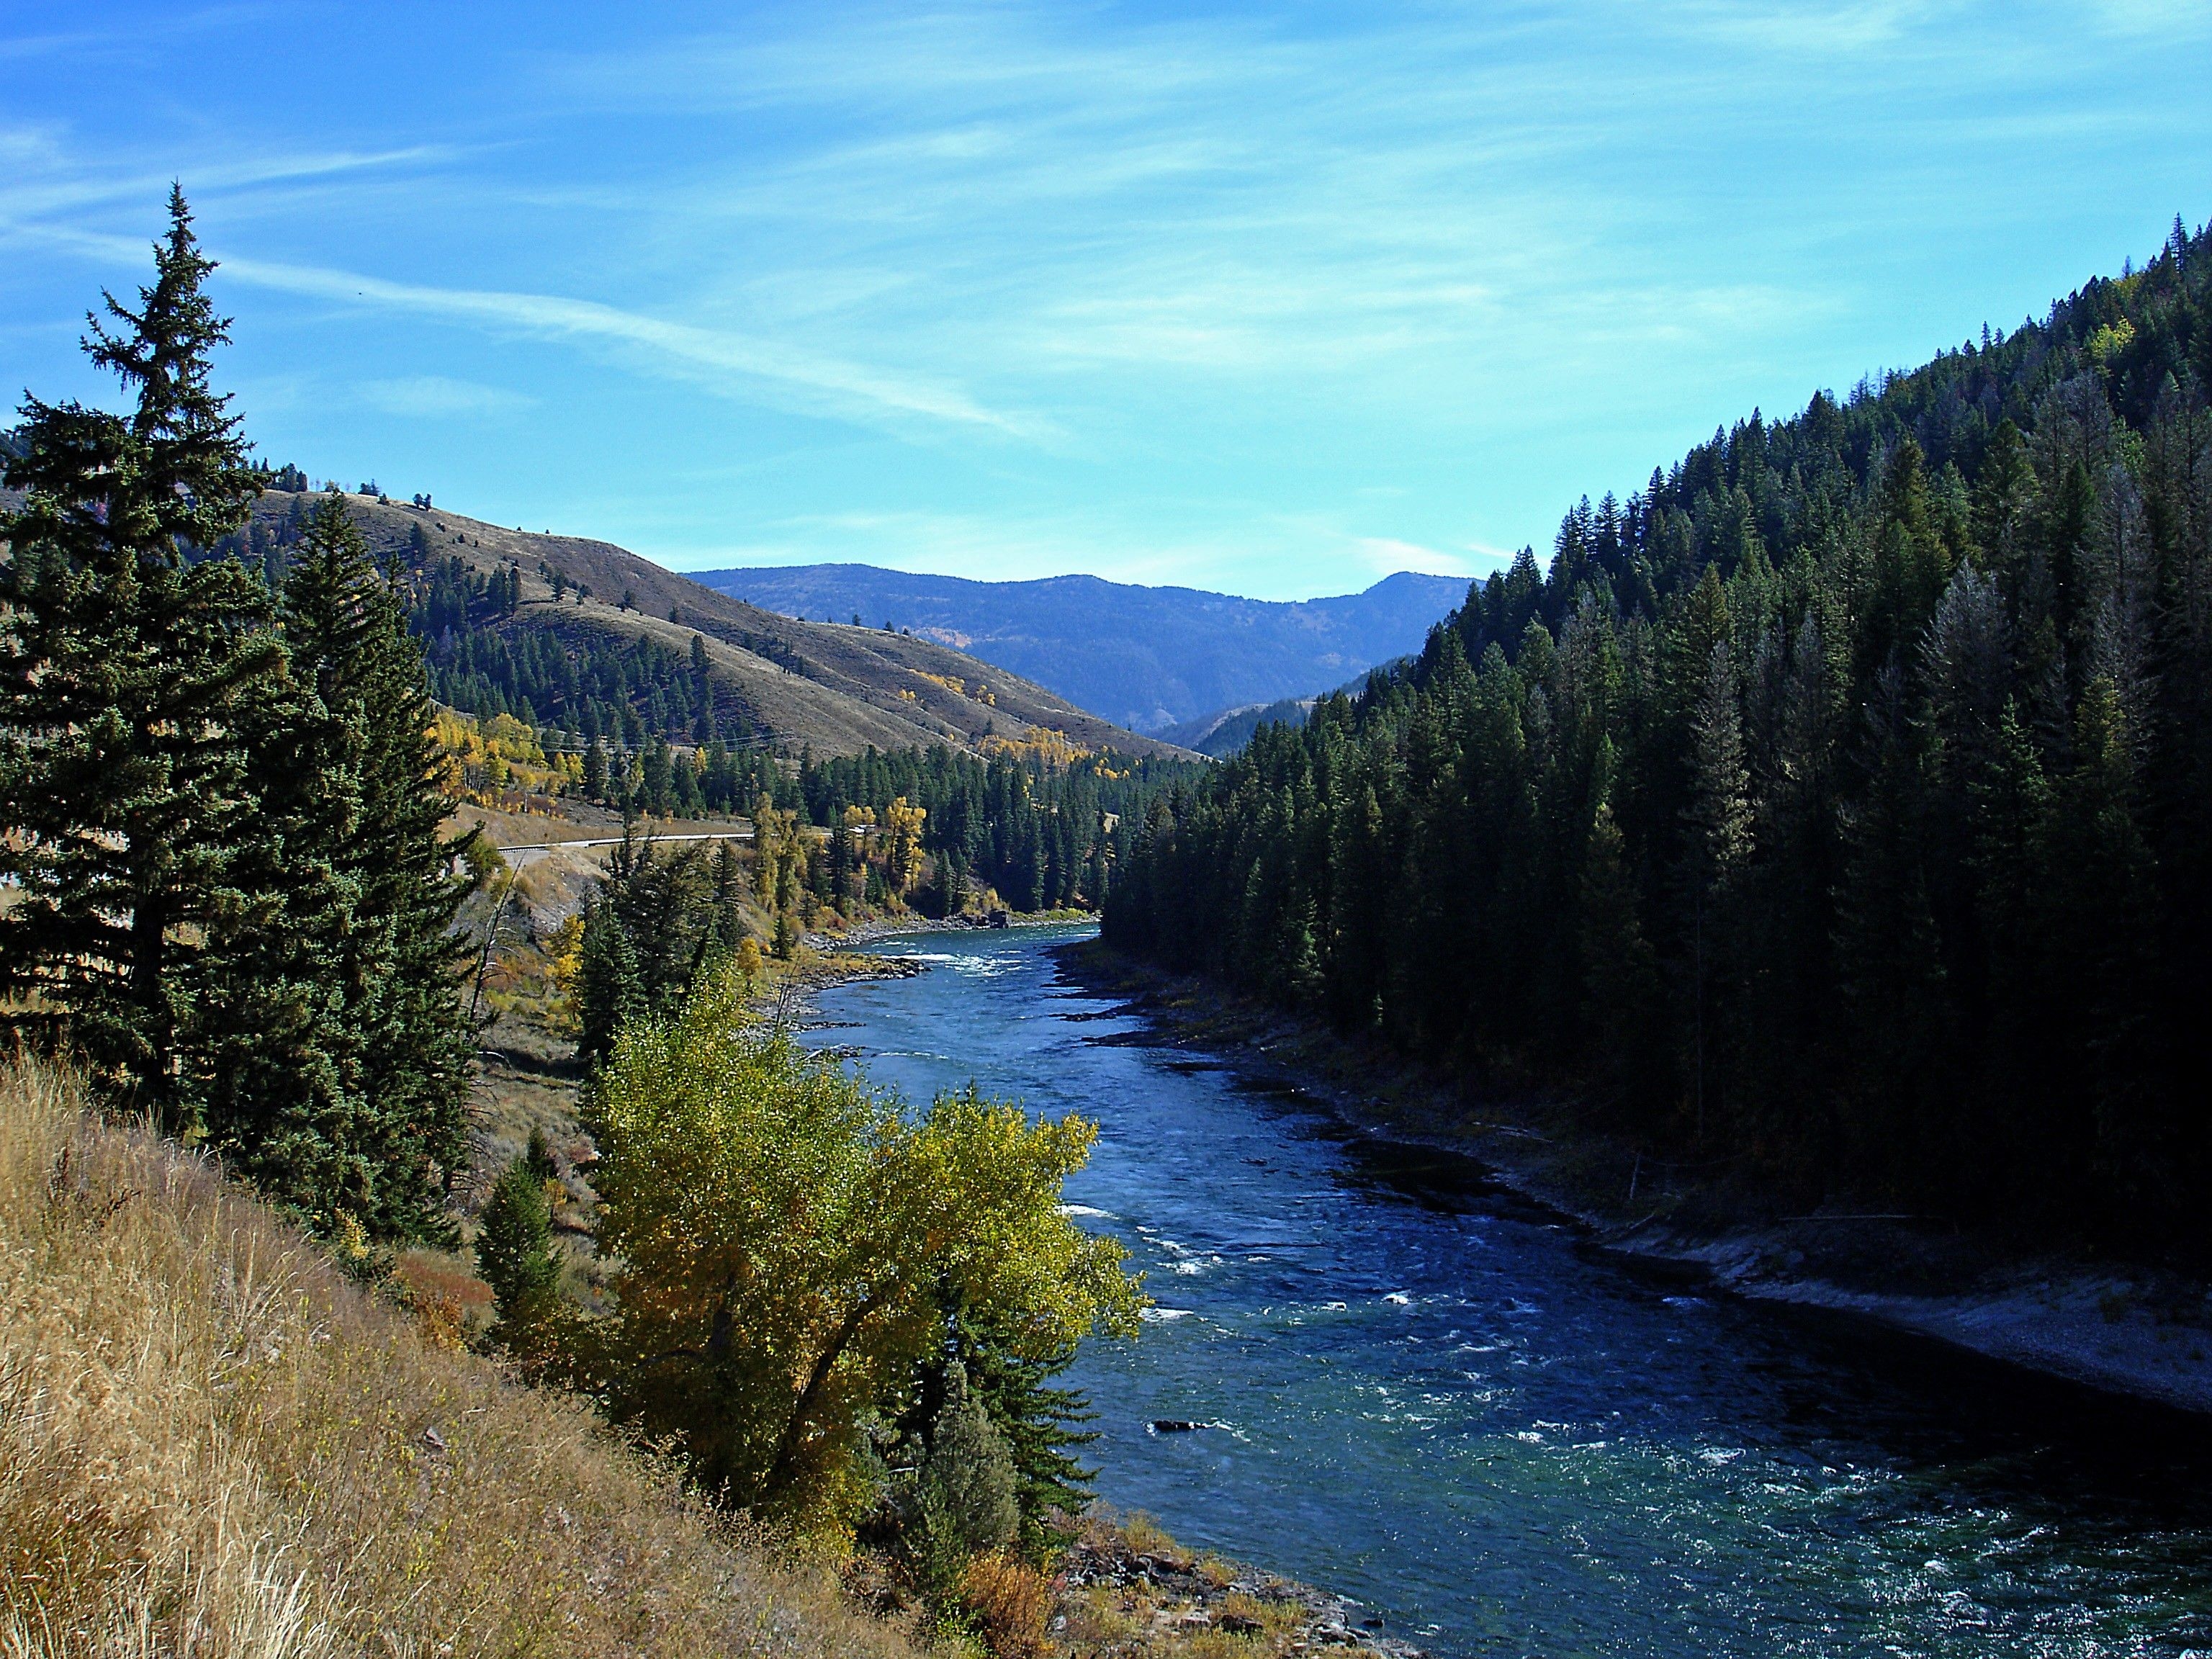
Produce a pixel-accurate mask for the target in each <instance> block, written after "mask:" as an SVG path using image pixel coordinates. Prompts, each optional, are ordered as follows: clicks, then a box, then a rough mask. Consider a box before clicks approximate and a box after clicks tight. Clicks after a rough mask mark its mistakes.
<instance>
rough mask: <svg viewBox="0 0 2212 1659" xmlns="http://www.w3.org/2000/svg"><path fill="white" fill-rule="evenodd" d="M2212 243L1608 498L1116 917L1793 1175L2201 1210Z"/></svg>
mask: <svg viewBox="0 0 2212 1659" xmlns="http://www.w3.org/2000/svg"><path fill="white" fill-rule="evenodd" d="M2209 386H2212V244H2209V243H2208V240H2207V237H2206V234H2204V233H2203V232H2202V231H2200V232H2199V233H2197V234H2195V235H2194V236H2191V234H2189V233H2188V232H2187V231H2186V229H2185V227H2183V226H2182V225H2180V224H2179V222H2177V224H2176V226H2175V228H2174V232H2173V235H2172V240H2170V241H2169V242H2168V244H2167V245H2166V247H2165V248H2164V250H2163V251H2162V252H2160V255H2159V257H2158V258H2156V259H2155V260H2154V261H2152V262H2151V263H2150V264H2148V265H2147V266H2145V267H2144V268H2143V269H2142V270H2130V271H2128V272H2127V273H2126V274H2125V275H2124V276H2121V277H2120V278H2118V279H2116V280H2100V281H2096V282H2093V283H2089V284H2088V285H2087V287H2086V288H2084V289H2082V290H2081V291H2080V292H2079V293H2077V294H2075V295H2073V296H2071V297H2070V298H2069V299H2068V300H2066V301H2063V302H2061V303H2059V304H2057V305H2056V306H2055V307H2053V308H2052V309H2051V313H2049V315H2048V317H2047V318H2046V319H2044V320H2043V321H2041V322H2033V321H2031V322H2029V323H2027V324H2025V325H2023V326H2022V327H2021V329H2020V330H2018V331H2016V332H2015V333H2014V334H2012V335H2011V336H2010V337H2005V336H2002V335H2001V334H1991V333H1989V332H1986V331H1985V332H1984V336H1983V337H1982V338H1981V339H1980V340H1979V341H1977V342H1970V343H1967V344H1966V345H1965V346H1963V347H1962V348H1960V349H1958V350H1955V351H1948V352H1946V353H1944V354H1942V356H1939V357H1937V358H1936V360H1935V361H1934V362H1930V363H1929V364H1927V365H1926V366H1925V367H1924V368H1920V369H1917V370H1916V371H1914V372H1912V373H1910V374H1898V375H1893V376H1889V377H1887V378H1885V379H1884V380H1883V381H1882V383H1881V385H1880V386H1878V387H1877V386H1864V385H1863V386H1861V387H1860V388H1859V390H1858V391H1857V392H1855V393H1854V394H1853V395H1852V396H1851V397H1850V398H1849V399H1848V400H1847V401H1844V402H1840V403H1839V402H1838V401H1837V400H1836V399H1834V398H1830V397H1828V396H1826V395H1820V396H1816V397H1815V398H1814V399H1813V400H1812V402H1811V404H1809V406H1808V408H1807V409H1806V410H1804V412H1803V413H1802V414H1801V415H1799V416H1796V418H1794V419H1791V420H1789V421H1785V422H1778V423H1769V422H1765V420H1763V419H1761V418H1760V417H1759V416H1757V415H1753V416H1752V418H1751V419H1749V420H1747V421H1745V422H1741V423H1740V424H1739V425H1737V426H1736V427H1735V428H1733V429H1732V430H1729V431H1726V432H1721V433H1716V434H1715V435H1714V437H1713V439H1712V441H1711V442H1710V443H1707V444H1704V445H1701V446H1699V447H1698V448H1697V449H1695V450H1693V451H1692V453H1690V454H1688V455H1687V456H1686V457H1685V458H1684V459H1682V460H1681V461H1680V463H1679V464H1678V465H1675V466H1674V467H1673V468H1672V469H1670V470H1669V471H1665V472H1655V473H1654V474H1653V475H1652V477H1651V479H1650V483H1649V484H1648V485H1647V486H1646V487H1645V488H1644V489H1643V490H1641V491H1639V492H1638V493H1636V494H1635V495H1632V496H1630V497H1629V498H1628V499H1627V500H1626V501H1616V500H1614V499H1613V497H1611V496H1607V498H1605V499H1604V500H1603V501H1601V502H1599V503H1598V504H1597V505H1596V506H1595V507H1592V506H1591V505H1590V504H1589V501H1587V499H1585V500H1584V501H1583V502H1582V503H1580V504H1579V505H1577V507H1575V508H1574V510H1573V511H1571V513H1568V514H1567V516H1566V518H1565V521H1564V522H1563V523H1562V525H1561V526H1560V529H1559V538H1558V540H1557V543H1556V545H1555V548H1554V550H1553V557H1552V559H1551V562H1550V566H1549V568H1548V570H1540V568H1539V567H1538V565H1537V562H1536V561H1535V560H1534V557H1533V556H1531V555H1530V554H1529V553H1528V551H1526V550H1524V551H1523V552H1522V555H1521V556H1520V557H1519V558H1518V559H1517V560H1516V562H1514V563H1513V565H1512V567H1511V568H1510V569H1509V570H1506V571H1504V572H1502V573H1500V574H1498V575H1495V576H1493V577H1492V578H1491V579H1490V580H1487V581H1486V582H1484V583H1482V584H1480V585H1479V586H1476V587H1475V588H1474V589H1473V590H1472V591H1471V592H1469V594H1468V599H1467V602H1466V604H1465V605H1464V606H1463V607H1462V609H1460V610H1459V611H1457V612H1455V614H1454V615H1452V616H1451V617H1449V618H1448V619H1447V620H1446V621H1445V622H1444V623H1443V624H1442V625H1440V626H1439V627H1438V628H1437V629H1435V630H1434V631H1433V632H1432V633H1431V636H1430V639H1429V641H1428V643H1427V646H1426V648H1425V650H1424V651H1423V652H1422V653H1421V654H1420V655H1419V658H1418V659H1416V660H1413V661H1412V662H1410V663H1408V664H1407V665H1405V666H1403V667H1402V668H1401V669H1397V670H1394V671H1389V672H1383V673H1377V674H1376V675H1374V676H1372V677H1370V679H1369V681H1368V683H1367V684H1366V686H1365V688H1364V690H1362V691H1361V692H1360V694H1359V695H1358V696H1349V697H1347V696H1337V697H1332V698H1329V699H1327V700H1325V701H1324V702H1322V704H1321V705H1320V706H1319V707H1317V708H1316V709H1315V710H1314V712H1313V714H1312V715H1311V717H1310V720H1308V721H1307V722H1306V723H1305V724H1304V726H1302V727H1297V728H1289V727H1282V726H1275V727H1269V728H1267V729H1264V730H1262V731H1261V733H1260V734H1259V735H1258V737H1257V738H1255V740H1254V741H1253V743H1252V744H1251V745H1250V746H1249V748H1248V749H1247V750H1244V751H1243V754H1241V755H1240V756H1238V757H1237V758H1236V759H1234V760H1233V761H1231V762H1230V763H1227V764H1225V766H1223V767H1222V768H1221V769H1219V770H1218V773H1217V774H1216V775H1213V776H1212V777H1211V778H1209V779H1208V780H1207V781H1206V782H1205V783H1204V784H1202V785H1200V787H1195V788H1191V789H1187V790H1182V791H1180V792H1178V793H1176V794H1174V795H1173V796H1172V797H1171V798H1169V799H1163V800H1161V801H1159V802H1158V803H1157V804H1155V805H1153V806H1152V808H1151V809H1150V811H1149V813H1148V815H1147V817H1146V820H1145V823H1144V824H1143V826H1142V829H1141V831H1140V832H1139V836H1138V838H1137V840H1136V843H1135V845H1134V846H1133V848H1132V850H1131V853H1130V856H1129V858H1128V860H1127V864H1126V866H1125V869H1124V871H1123V872H1122V878H1121V881H1120V882H1119V883H1118V884H1117V885H1116V887H1115V891H1114V893H1113V895H1112V896H1111V898H1110V900H1109V904H1108V907H1107V912H1106V923H1107V931H1108V934H1109V938H1111V939H1113V940H1115V942H1117V943H1118V944H1120V945H1124V946H1126V947H1127V948H1130V949H1132V950H1134V951H1140V952H1143V953H1145V954H1146V955H1148V956H1151V957H1154V958H1156V959H1158V960H1159V961H1161V962H1163V963H1169V964H1172V965H1174V966H1176V967H1179V968H1185V969H1201V970H1205V971H1207V972H1212V973H1217V974H1220V975H1226V976H1228V977H1230V978H1231V979H1234V980H1235V981H1239V982H1241V983H1242V984H1243V985H1245V986H1247V987H1251V988H1252V989H1254V990H1255V991H1258V992H1260V993H1261V994H1265V995H1267V996H1268V997H1271V998H1274V999H1279V1000H1282V1001H1285V1002H1287V1003H1291V1004H1294V1005H1297V1006H1302V1007H1306V1008H1310V1009H1312V1010H1313V1011H1315V1012H1316V1013H1318V1014H1321V1015H1323V1016H1325V1017H1326V1018H1328V1019H1329V1020H1331V1021H1333V1022H1334V1023H1335V1024H1337V1025H1338V1026H1339V1027H1340V1028H1341V1029H1343V1030H1346V1031H1350V1032H1354V1033H1361V1034H1367V1035H1370V1036H1372V1037H1373V1038H1375V1039H1376V1040H1379V1041H1381V1042H1385V1043H1387V1044H1389V1045H1391V1046H1394V1047H1395V1048H1401V1049H1402V1050H1405V1051H1407V1052H1409V1053H1412V1054H1419V1055H1421V1056H1425V1057H1427V1058H1429V1059H1431V1060H1435V1061H1438V1062H1442V1063H1443V1064H1444V1065H1446V1066H1449V1067H1452V1068H1455V1070H1456V1071H1457V1072H1458V1073H1459V1074H1460V1075H1462V1077H1463V1078H1465V1079H1467V1080H1468V1083H1469V1085H1470V1086H1471V1087H1474V1088H1475V1089H1478V1090H1493V1091H1514V1090H1528V1089H1545V1090H1563V1091H1568V1092H1571V1094H1572V1095H1573V1096H1574V1097H1575V1098H1577V1100H1579V1101H1581V1102H1583V1103H1586V1105H1587V1108H1588V1109H1589V1111H1590V1112H1591V1113H1592V1114H1593V1115H1594V1116H1595V1120H1596V1121H1598V1122H1600V1123H1601V1124H1602V1125H1604V1126H1607V1127H1610V1128H1611V1129H1612V1130H1613V1131H1614V1132H1616V1133H1620V1134H1621V1135H1623V1136H1624V1137H1626V1138H1627V1139H1630V1140H1631V1141H1632V1143H1633V1144H1634V1145H1636V1146H1640V1147H1642V1148H1644V1149H1645V1150H1646V1151H1647V1152H1658V1153H1660V1154H1661V1155H1662V1156H1671V1157H1674V1158H1678V1159H1680V1160H1681V1161H1688V1162H1699V1163H1703V1164H1709V1165H1711V1166H1713V1167H1715V1168H1718V1169H1725V1170H1731V1171H1732V1172H1734V1173H1735V1174H1736V1175H1738V1176H1741V1177H1742V1178H1743V1180H1744V1182H1746V1183H1747V1185H1749V1186H1752V1187H1753V1188H1758V1189H1761V1190H1764V1191H1765V1193H1767V1194H1769V1195H1770V1196H1771V1197H1772V1198H1774V1199H1776V1200H1778V1201H1782V1202H1786V1203H1789V1204H1790V1205H1792V1206H1797V1205H1803V1204H1807V1203H1810V1202H1814V1201H1816V1200H1820V1198H1822V1197H1824V1196H1827V1195H1842V1194H1887V1195H1889V1196H1890V1197H1892V1198H1893V1200H1895V1201H1897V1202H1899V1203H1900V1204H1903V1205H1906V1206H1915V1207H1922V1206H1925V1207H1930V1208H1940V1209H1942V1210H1944V1211H1947V1212H1952V1213H1961V1214H1971V1215H1977V1216H1981V1217H1986V1218H1993V1219H1997V1220H2001V1221H2004V1222H2008V1223H2012V1224H2017V1225H2021V1226H2023V1227H2032V1228H2039V1229H2043V1228H2050V1227H2052V1226H2057V1227H2060V1228H2063V1229H2070V1230H2076V1231H2079V1232H2081V1233H2085V1234H2088V1235H2093V1236H2097V1237H2104V1238H2106V1239H2111V1240H2116V1241H2119V1242H2122V1243H2126V1244H2129V1245H2131V1246H2135V1247H2140V1248H2148V1249H2167V1248H2172V1249H2182V1250H2185V1251H2186V1252H2189V1253H2191V1254H2193V1255H2199V1256H2201V1255H2202V1254H2203V1250H2204V1249H2205V1248H2206V1246H2207V1244H2208V1243H2212V1236H2208V1233H2207V1231H2206V1224H2205V1213H2206V1212H2205V1210H2204V1208H2203V1203H2202V1194H2203V1190H2204V1188H2205V1186H2206V1181H2207V1177H2208V1176H2212V1109H2208V1103H2212V1060H2208V1052H2207V1046H2206V1044H2205V1042H2204V1041H2203V1019H2204V1014H2205V1010H2206V1009H2207V1008H2208V1007H2212V954H2208V951H2207V950H2206V941H2207V940H2208V939H2212V410H2208V406H2207V388H2208V387H2209Z"/></svg>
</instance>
